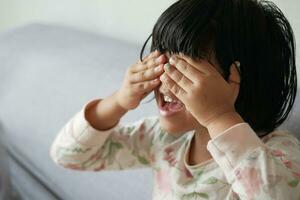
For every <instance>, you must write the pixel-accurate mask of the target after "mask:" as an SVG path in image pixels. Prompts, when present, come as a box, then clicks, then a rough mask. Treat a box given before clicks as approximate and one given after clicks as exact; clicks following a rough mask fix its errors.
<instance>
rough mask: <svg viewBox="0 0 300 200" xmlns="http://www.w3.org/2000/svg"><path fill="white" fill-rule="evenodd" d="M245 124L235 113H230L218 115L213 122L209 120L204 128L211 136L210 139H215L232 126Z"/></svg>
mask: <svg viewBox="0 0 300 200" xmlns="http://www.w3.org/2000/svg"><path fill="white" fill-rule="evenodd" d="M243 122H245V121H244V120H243V118H242V117H241V116H240V115H239V114H238V113H237V112H235V111H230V112H227V113H224V114H222V115H219V116H218V117H217V118H215V119H214V120H211V121H210V122H209V123H208V124H207V125H206V128H207V130H208V132H209V134H210V136H211V138H212V139H213V138H215V137H216V136H217V135H219V134H221V133H222V132H224V131H225V130H226V129H228V128H230V127H231V126H234V125H236V124H238V123H243Z"/></svg>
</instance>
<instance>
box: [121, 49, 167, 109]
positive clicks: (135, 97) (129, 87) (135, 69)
mask: <svg viewBox="0 0 300 200" xmlns="http://www.w3.org/2000/svg"><path fill="white" fill-rule="evenodd" d="M166 60H167V58H166V56H165V55H164V54H160V52H158V51H154V52H152V53H151V54H149V55H148V56H147V57H146V58H144V59H143V62H141V61H138V62H137V63H135V64H133V65H132V66H131V67H130V68H129V69H128V70H127V71H126V74H125V77H124V81H123V84H122V86H121V88H120V89H119V90H118V91H117V95H116V97H117V102H118V104H119V105H120V106H121V107H123V108H124V109H126V110H132V109H135V108H136V107H137V106H138V105H139V104H140V102H141V100H142V99H143V98H144V97H146V96H147V95H148V94H149V93H150V92H151V91H152V90H153V89H154V88H156V87H157V86H158V85H159V84H160V79H159V76H160V75H162V74H163V73H164V70H163V65H164V63H165V62H166Z"/></svg>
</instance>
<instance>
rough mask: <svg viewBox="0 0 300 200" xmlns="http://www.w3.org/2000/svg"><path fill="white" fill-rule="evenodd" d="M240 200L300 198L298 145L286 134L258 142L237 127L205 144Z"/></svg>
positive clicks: (247, 128) (246, 129) (242, 125)
mask: <svg viewBox="0 0 300 200" xmlns="http://www.w3.org/2000/svg"><path fill="white" fill-rule="evenodd" d="M207 149H208V150H209V151H210V153H211V155H212V157H213V158H214V160H215V161H216V162H217V163H218V165H219V167H220V168H221V169H222V171H223V172H224V174H225V176H226V178H227V180H228V182H229V183H230V184H231V186H232V190H233V192H234V193H235V195H236V196H238V197H239V199H245V200H246V199H247V200H251V199H264V200H268V199H272V200H281V199H289V200H294V199H295V200H299V199H300V183H299V181H300V156H299V155H300V143H299V140H298V139H297V138H296V137H294V136H293V135H291V134H289V133H288V132H286V131H274V132H273V133H270V134H269V135H268V136H267V137H265V138H264V139H262V140H261V139H260V138H259V137H258V136H257V135H256V134H255V132H254V130H253V129H252V128H251V127H250V126H249V124H248V123H239V124H236V125H234V126H232V127H230V128H228V129H227V130H225V131H224V132H223V133H222V134H220V135H218V136H217V137H216V138H214V139H212V140H210V141H209V142H208V144H207Z"/></svg>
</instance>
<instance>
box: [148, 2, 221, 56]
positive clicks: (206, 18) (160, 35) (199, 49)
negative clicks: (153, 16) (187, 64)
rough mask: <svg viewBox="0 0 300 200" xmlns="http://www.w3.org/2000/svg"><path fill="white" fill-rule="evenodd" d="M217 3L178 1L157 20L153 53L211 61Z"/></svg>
mask: <svg viewBox="0 0 300 200" xmlns="http://www.w3.org/2000/svg"><path fill="white" fill-rule="evenodd" d="M212 3H213V1H203V0H199V1H192V2H191V3H187V0H185V1H178V2H176V3H174V4H173V5H172V6H170V7H169V8H168V9H167V10H166V11H165V12H164V13H163V14H162V15H161V16H160V17H159V19H158V20H157V22H156V24H155V26H154V28H153V31H152V44H151V51H154V50H159V51H160V52H161V53H166V52H169V53H170V54H174V53H179V52H181V53H183V54H185V55H187V56H189V57H191V58H193V59H197V58H198V59H203V58H209V56H210V53H211V52H210V51H212V50H214V38H215V35H216V23H215V20H214V19H213V15H214V14H215V12H216V5H208V4H212Z"/></svg>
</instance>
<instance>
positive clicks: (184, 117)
mask: <svg viewBox="0 0 300 200" xmlns="http://www.w3.org/2000/svg"><path fill="white" fill-rule="evenodd" d="M165 56H166V57H167V58H168V60H169V58H170V54H169V53H166V54H165ZM213 63H214V66H217V70H218V71H220V68H219V67H218V65H217V64H216V62H214V60H213ZM154 92H155V98H156V102H157V105H158V109H159V115H160V117H159V118H160V126H161V128H162V129H163V130H165V131H167V132H168V133H170V134H177V133H185V132H187V131H190V130H194V129H199V128H204V127H203V126H202V125H201V124H199V123H198V121H197V120H196V119H195V118H194V117H193V115H192V114H191V113H190V112H189V111H188V110H187V109H186V108H185V106H184V104H182V103H181V102H180V101H179V100H178V99H177V98H176V97H175V96H174V95H173V94H172V93H171V92H170V91H168V90H167V89H166V87H165V86H164V85H163V84H161V85H159V86H158V87H157V88H155V90H154ZM165 96H168V97H171V99H172V100H171V99H169V98H168V97H165ZM174 100H177V101H179V102H175V101H174ZM168 101H172V102H168Z"/></svg>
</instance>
